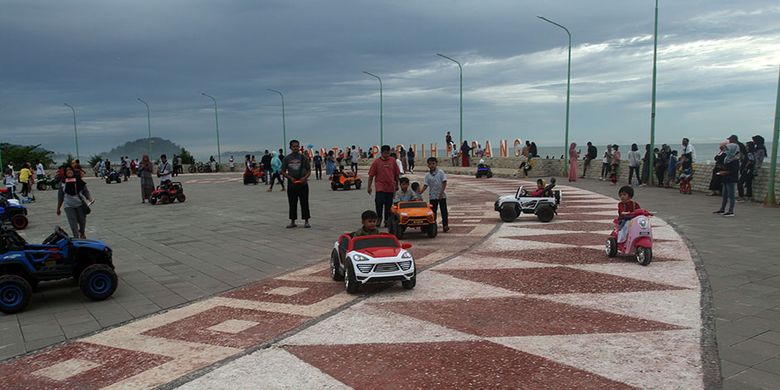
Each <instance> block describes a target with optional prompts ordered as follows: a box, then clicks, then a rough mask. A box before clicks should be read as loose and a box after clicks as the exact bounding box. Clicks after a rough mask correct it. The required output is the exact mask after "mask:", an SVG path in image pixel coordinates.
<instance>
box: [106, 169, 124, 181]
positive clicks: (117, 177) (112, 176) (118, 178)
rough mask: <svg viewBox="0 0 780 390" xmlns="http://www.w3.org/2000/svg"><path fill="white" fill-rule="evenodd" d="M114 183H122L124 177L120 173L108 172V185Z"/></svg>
mask: <svg viewBox="0 0 780 390" xmlns="http://www.w3.org/2000/svg"><path fill="white" fill-rule="evenodd" d="M112 182H117V183H121V182H122V175H120V174H119V172H117V171H114V170H112V171H111V172H108V173H107V174H106V184H111V183H112Z"/></svg>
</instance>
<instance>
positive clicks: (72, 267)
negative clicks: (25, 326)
mask: <svg viewBox="0 0 780 390" xmlns="http://www.w3.org/2000/svg"><path fill="white" fill-rule="evenodd" d="M66 278H74V279H76V280H77V281H78V283H79V287H80V288H81V292H82V293H84V295H86V296H87V298H90V299H93V300H96V301H100V300H103V299H106V298H108V297H110V296H111V295H112V294H113V293H114V291H115V290H116V287H117V283H118V280H117V276H116V272H114V263H113V260H112V251H111V248H109V247H108V246H106V244H104V243H103V242H101V241H96V240H77V239H71V238H69V237H68V234H67V233H65V231H63V230H62V229H61V228H59V227H57V228H56V230H55V231H54V233H52V234H51V235H50V236H49V237H47V238H46V239H45V240H44V241H43V243H42V244H28V243H27V242H26V241H25V240H24V238H22V237H21V236H19V234H17V233H16V232H15V231H13V230H7V229H4V228H2V227H0V311H1V312H3V313H7V314H12V313H18V312H20V311H22V310H24V308H25V307H26V306H27V304H28V303H29V302H30V296H31V295H32V290H33V288H34V287H36V286H37V285H38V282H42V281H48V280H57V279H66Z"/></svg>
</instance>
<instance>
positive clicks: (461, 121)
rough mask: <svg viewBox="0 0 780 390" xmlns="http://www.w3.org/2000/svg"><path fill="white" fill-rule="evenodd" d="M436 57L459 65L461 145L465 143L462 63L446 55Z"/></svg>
mask: <svg viewBox="0 0 780 390" xmlns="http://www.w3.org/2000/svg"><path fill="white" fill-rule="evenodd" d="M436 55H437V56H439V57H441V58H445V59H448V60H450V61H452V62H454V63H456V64H458V69H460V143H461V144H462V143H463V66H462V65H461V64H460V62H458V61H455V60H454V59H452V58H450V57H447V56H445V55H444V54H440V53H436Z"/></svg>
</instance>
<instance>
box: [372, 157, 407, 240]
mask: <svg viewBox="0 0 780 390" xmlns="http://www.w3.org/2000/svg"><path fill="white" fill-rule="evenodd" d="M399 176H401V171H400V170H399V169H398V164H396V162H395V159H394V158H391V157H390V145H382V155H381V156H380V157H379V158H378V159H376V160H374V162H373V163H371V168H369V170H368V194H369V195H371V185H372V184H374V178H376V195H375V197H374V203H375V204H376V214H377V216H378V217H379V218H377V220H378V221H382V220H383V218H382V216H383V215H384V221H385V227H387V219H388V218H389V217H390V207H392V206H393V195H394V194H395V192H396V191H397V190H398V178H399Z"/></svg>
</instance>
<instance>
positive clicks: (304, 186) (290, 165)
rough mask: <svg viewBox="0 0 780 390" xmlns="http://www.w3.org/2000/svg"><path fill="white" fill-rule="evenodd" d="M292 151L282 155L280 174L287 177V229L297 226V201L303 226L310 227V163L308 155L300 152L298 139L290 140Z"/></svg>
mask: <svg viewBox="0 0 780 390" xmlns="http://www.w3.org/2000/svg"><path fill="white" fill-rule="evenodd" d="M290 150H291V151H292V153H290V154H288V155H286V156H284V160H283V161H282V175H283V176H284V177H286V178H287V201H288V202H289V203H290V224H289V225H287V228H288V229H291V228H294V227H297V226H298V225H296V224H295V220H296V219H298V201H299V200H300V202H301V217H303V221H304V224H303V227H304V228H310V227H311V225H309V218H311V215H310V214H309V183H308V180H309V176H311V164H310V163H309V157H307V156H306V155H304V154H303V153H301V143H300V142H298V140H295V139H294V140H292V141H290Z"/></svg>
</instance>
